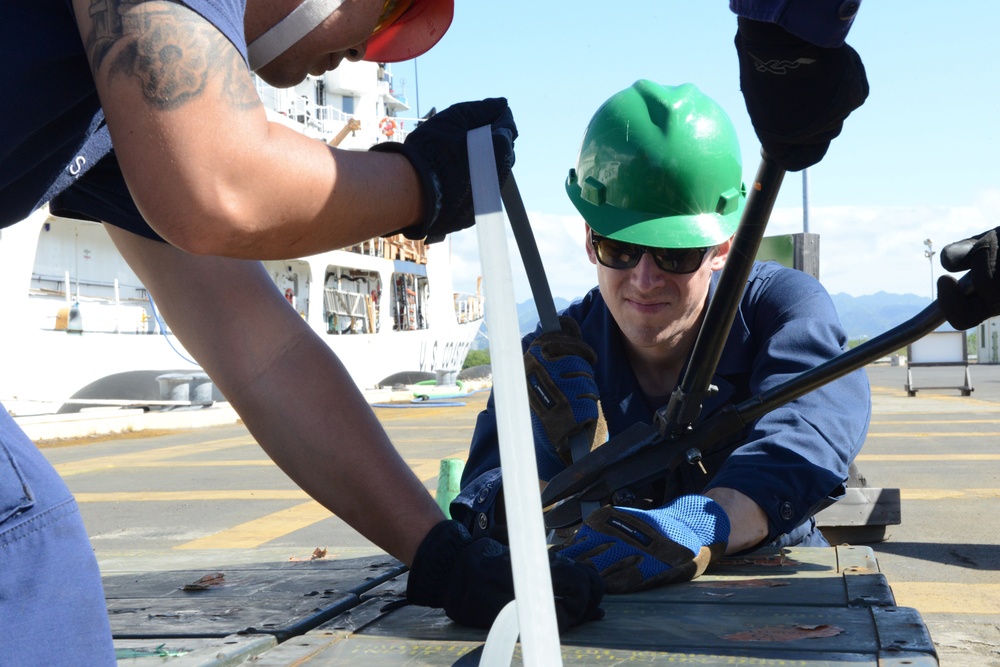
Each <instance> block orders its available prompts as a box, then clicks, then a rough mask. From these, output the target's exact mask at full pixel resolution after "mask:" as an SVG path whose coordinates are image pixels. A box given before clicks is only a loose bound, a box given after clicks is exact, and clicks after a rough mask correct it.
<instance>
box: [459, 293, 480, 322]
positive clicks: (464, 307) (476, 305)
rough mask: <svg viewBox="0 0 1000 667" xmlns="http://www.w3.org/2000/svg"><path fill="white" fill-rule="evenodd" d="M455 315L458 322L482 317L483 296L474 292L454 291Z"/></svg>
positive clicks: (472, 320)
mask: <svg viewBox="0 0 1000 667" xmlns="http://www.w3.org/2000/svg"><path fill="white" fill-rule="evenodd" d="M454 294H455V317H456V318H457V319H458V323H459V324H465V323H466V322H475V321H477V320H481V319H483V316H484V314H485V312H484V301H483V297H482V296H480V295H476V294H464V293H462V292H455V293H454Z"/></svg>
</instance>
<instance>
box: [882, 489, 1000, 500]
mask: <svg viewBox="0 0 1000 667" xmlns="http://www.w3.org/2000/svg"><path fill="white" fill-rule="evenodd" d="M899 498H900V500H969V499H976V500H981V499H992V498H1000V489H900V490H899Z"/></svg>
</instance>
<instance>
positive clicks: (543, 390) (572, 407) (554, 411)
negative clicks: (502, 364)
mask: <svg viewBox="0 0 1000 667" xmlns="http://www.w3.org/2000/svg"><path fill="white" fill-rule="evenodd" d="M559 323H560V324H561V325H562V331H553V332H549V333H543V334H542V335H540V336H539V337H538V338H536V339H535V340H533V341H532V342H531V345H530V346H529V347H528V351H527V352H525V354H524V370H525V373H526V374H527V379H528V403H529V405H530V406H531V429H532V431H533V433H534V437H535V459H536V460H537V462H538V476H539V477H540V478H541V479H543V480H546V481H547V480H550V479H552V478H553V477H554V476H555V475H556V474H557V473H559V472H560V471H561V470H563V469H565V468H566V466H567V465H568V464H570V463H572V462H573V457H572V454H571V452H570V446H569V441H570V438H571V437H573V436H574V435H576V434H577V433H580V432H584V433H586V434H587V438H588V442H589V443H590V445H591V447H593V446H594V440H595V437H597V433H598V431H599V430H602V429H603V430H604V431H605V432H606V429H605V428H604V427H603V426H602V424H603V418H602V417H601V413H600V409H599V403H598V401H599V399H600V397H599V396H598V389H597V383H596V382H595V381H594V369H593V364H595V363H597V354H595V353H594V350H593V349H592V348H591V347H590V346H589V345H587V344H586V343H584V342H583V338H582V337H581V334H580V325H579V324H577V323H576V320H574V319H573V318H571V317H566V316H563V317H560V318H559ZM599 426H600V428H599ZM602 442H603V440H602ZM597 444H601V443H597Z"/></svg>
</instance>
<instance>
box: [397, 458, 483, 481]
mask: <svg viewBox="0 0 1000 667" xmlns="http://www.w3.org/2000/svg"><path fill="white" fill-rule="evenodd" d="M468 454H469V453H468V452H467V451H461V452H457V453H455V454H452V455H451V456H446V457H444V458H448V459H461V460H463V461H464V460H465V457H466V456H468ZM406 462H407V464H409V466H410V469H411V470H412V471H413V474H414V475H416V476H417V479H419V480H420V481H421V482H427V481H430V480H432V479H434V478H435V477H437V476H438V473H439V472H441V459H407V461H406Z"/></svg>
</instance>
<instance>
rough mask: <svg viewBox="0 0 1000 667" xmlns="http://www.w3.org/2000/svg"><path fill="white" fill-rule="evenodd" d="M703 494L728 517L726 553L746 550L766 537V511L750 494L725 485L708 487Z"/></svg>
mask: <svg viewBox="0 0 1000 667" xmlns="http://www.w3.org/2000/svg"><path fill="white" fill-rule="evenodd" d="M705 495H706V496H708V497H709V498H711V499H712V500H714V501H715V502H716V503H718V504H719V506H720V507H722V509H723V510H724V511H725V512H726V515H727V516H728V517H729V525H730V526H731V530H730V533H729V543H728V544H727V545H726V554H727V555H728V554H734V553H739V552H741V551H746V550H747V549H750V548H753V547H755V546H757V545H759V544H760V543H761V542H763V541H764V540H765V539H767V536H768V530H769V525H768V519H767V513H766V512H764V510H763V509H762V508H761V507H760V505H758V504H757V503H756V502H754V501H753V499H751V498H750V496H748V495H746V494H744V493H741V492H740V491H737V490H736V489H729V488H726V487H716V488H713V489H709V490H708V491H705Z"/></svg>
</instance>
